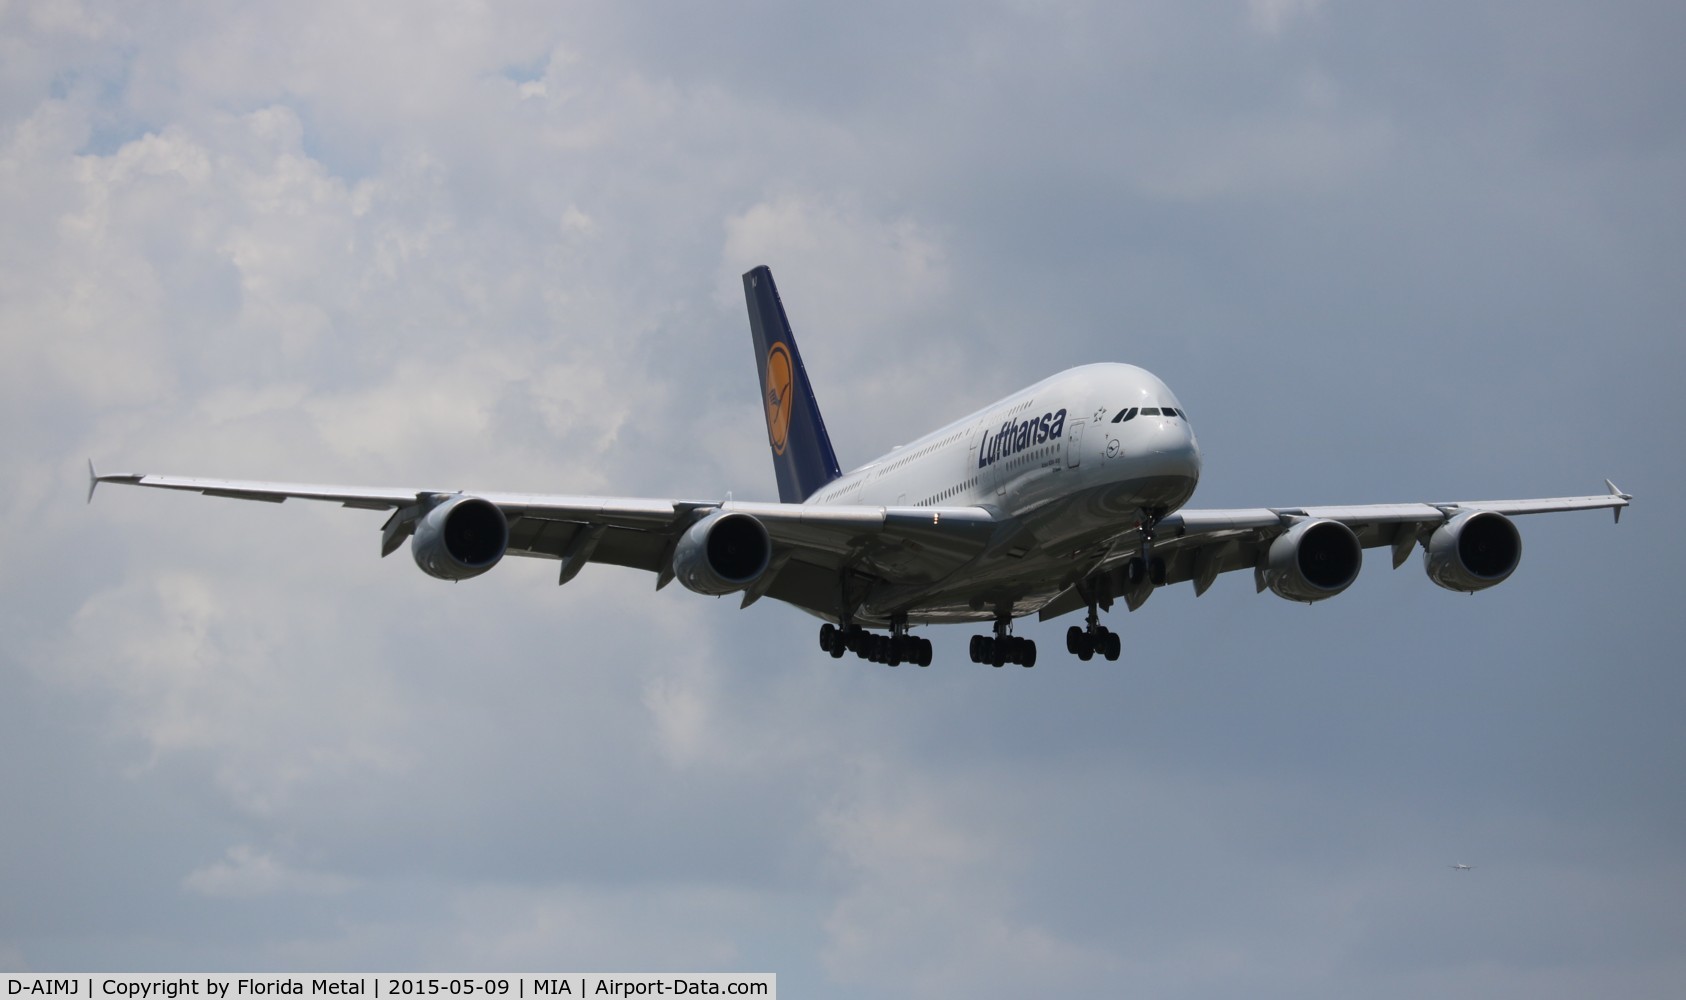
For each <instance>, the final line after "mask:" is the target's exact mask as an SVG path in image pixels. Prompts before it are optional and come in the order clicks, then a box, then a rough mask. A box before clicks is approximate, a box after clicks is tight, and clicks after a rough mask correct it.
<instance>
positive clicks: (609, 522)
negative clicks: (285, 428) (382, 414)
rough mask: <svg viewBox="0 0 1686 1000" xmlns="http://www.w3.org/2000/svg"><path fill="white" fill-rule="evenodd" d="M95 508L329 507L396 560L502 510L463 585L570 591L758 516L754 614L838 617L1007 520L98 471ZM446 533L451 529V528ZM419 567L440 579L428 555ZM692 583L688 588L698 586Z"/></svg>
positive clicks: (945, 513) (952, 561) (937, 565)
mask: <svg viewBox="0 0 1686 1000" xmlns="http://www.w3.org/2000/svg"><path fill="white" fill-rule="evenodd" d="M88 474H89V485H88V498H89V499H90V500H92V499H93V492H94V488H95V487H96V486H98V485H99V484H100V483H121V484H125V485H130V486H146V487H151V488H154V489H166V490H183V491H187V492H192V493H201V494H204V495H205V496H217V497H231V498H234V499H239V500H259V501H264V502H268V503H281V502H283V501H286V500H295V499H296V500H319V501H326V502H330V503H338V504H340V505H342V506H345V507H354V508H359V509H363V510H385V511H391V512H392V514H391V516H390V517H388V519H387V521H386V524H385V526H384V527H383V529H382V537H381V555H382V556H386V555H391V554H392V553H393V552H394V551H396V550H397V549H398V547H399V546H401V545H402V544H403V543H404V542H405V540H406V539H408V538H410V537H411V536H412V535H414V534H415V533H416V531H417V529H418V527H419V526H423V525H425V524H426V523H427V522H429V521H432V520H434V518H433V517H432V516H431V515H434V514H435V513H436V512H444V513H449V512H450V509H451V507H453V506H455V505H456V504H459V503H462V502H464V501H477V502H483V503H486V504H490V505H492V506H493V507H495V508H496V509H497V511H498V512H499V513H501V514H502V515H503V520H504V523H505V525H506V527H507V538H506V541H505V544H504V546H503V547H502V548H501V549H499V550H498V552H497V553H496V555H493V556H491V557H490V558H489V559H487V560H482V561H481V562H479V563H475V564H474V565H470V566H467V567H462V568H460V572H459V573H458V575H456V576H447V577H446V578H451V579H456V578H463V577H467V576H472V575H476V574H478V573H480V572H484V571H485V570H486V569H490V568H491V566H492V564H494V563H495V562H496V561H497V559H498V558H500V557H501V556H502V555H504V554H506V553H507V554H512V555H522V556H535V557H539V558H547V559H557V560H560V561H561V563H562V568H561V573H560V577H559V579H558V583H567V582H568V581H569V580H572V579H573V578H574V577H575V576H577V575H578V574H579V572H580V570H581V569H582V568H583V567H584V566H585V564H586V563H588V562H600V563H610V564H613V565H617V566H628V567H632V568H634V569H642V570H647V571H649V572H652V573H655V574H656V576H657V581H656V586H657V588H658V589H659V588H661V587H664V586H666V585H667V584H668V583H669V582H671V581H672V580H673V579H674V578H675V564H674V558H675V553H676V551H678V550H679V548H680V546H681V544H682V543H683V542H684V540H685V538H686V537H687V533H689V532H690V531H691V529H692V528H693V527H696V526H698V525H699V524H700V523H701V522H703V521H704V520H706V519H708V518H709V517H710V516H711V515H716V514H719V515H727V514H741V515H748V516H749V517H750V518H753V519H754V520H755V521H756V522H757V523H759V524H760V525H761V527H762V528H764V529H765V532H766V539H767V541H768V542H769V543H770V552H769V553H768V555H767V565H766V568H765V569H764V570H763V571H762V572H760V573H759V574H758V576H757V577H756V579H755V581H754V582H753V583H751V584H750V585H748V586H747V587H744V588H734V591H733V592H735V591H736V590H737V589H742V591H743V594H744V597H743V603H744V604H745V605H748V604H751V603H753V602H754V601H756V600H758V599H760V598H761V597H764V596H771V597H774V598H777V599H779V600H783V601H787V602H789V603H791V604H795V605H797V606H799V607H803V608H808V609H811V610H818V611H821V612H822V613H826V612H831V611H833V610H834V609H835V608H836V606H837V603H838V598H839V593H838V588H839V585H840V583H839V581H840V578H841V577H842V576H843V575H844V574H845V573H847V574H849V575H851V576H853V577H857V578H859V577H864V578H866V579H869V580H871V579H892V578H893V579H895V580H897V581H898V582H902V583H914V584H917V583H920V582H928V581H932V580H936V579H940V578H941V577H943V576H946V575H948V574H949V573H951V572H953V571H954V570H955V569H957V568H958V567H960V566H961V565H963V564H965V563H966V562H969V561H970V560H972V559H974V558H976V556H977V555H978V553H980V552H982V551H983V550H984V548H985V547H986V546H987V544H988V543H989V540H990V539H991V537H992V536H993V535H994V533H995V529H996V527H997V522H996V519H995V517H994V516H993V515H992V514H991V513H990V512H988V511H986V510H984V509H983V508H980V507H875V506H838V505H830V506H822V505H811V504H788V503H739V502H734V501H730V500H728V501H725V502H718V501H699V500H677V499H655V498H639V497H589V496H565V495H564V496H557V495H547V494H530V493H465V492H462V491H456V490H433V489H412V488H409V487H368V486H329V485H313V484H307V483H270V482H258V481H252V480H234V479H196V478H190V477H184V476H160V475H148V474H142V473H111V474H105V475H101V474H99V473H98V472H96V471H95V470H94V468H93V465H92V463H89V467H88ZM438 527H439V530H441V531H443V530H444V526H443V524H441V525H439V526H438ZM417 562H418V563H420V564H422V568H423V569H424V570H427V571H428V572H430V573H433V574H434V575H442V574H441V573H438V572H435V570H434V569H432V568H429V564H428V563H427V562H424V559H423V555H422V554H421V553H420V552H418V554H417ZM689 585H690V584H689V583H687V586H689Z"/></svg>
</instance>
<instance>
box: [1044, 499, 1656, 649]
mask: <svg viewBox="0 0 1686 1000" xmlns="http://www.w3.org/2000/svg"><path fill="white" fill-rule="evenodd" d="M1604 485H1605V486H1606V487H1607V488H1608V489H1609V492H1608V493H1606V494H1604V495H1601V496H1580V497H1548V498H1543V499H1537V500H1460V501H1455V502H1449V503H1403V504H1363V505H1356V506H1323V507H1257V508H1239V509H1232V510H1187V509H1185V510H1180V511H1177V512H1176V513H1173V514H1170V515H1168V516H1166V517H1165V518H1163V519H1161V520H1160V521H1159V523H1158V524H1157V525H1156V528H1155V532H1154V536H1153V539H1152V542H1151V550H1150V551H1151V553H1152V556H1153V558H1154V560H1155V562H1157V563H1159V564H1160V565H1159V566H1155V567H1153V570H1154V572H1155V574H1156V578H1154V579H1146V578H1144V576H1143V571H1142V570H1141V569H1135V568H1133V567H1132V566H1131V563H1132V562H1133V561H1134V560H1135V559H1136V557H1137V555H1138V554H1139V553H1140V551H1141V544H1142V536H1141V532H1140V530H1139V529H1138V530H1135V531H1132V532H1127V533H1126V534H1125V535H1124V536H1122V537H1120V538H1118V539H1115V540H1114V543H1113V546H1112V554H1111V555H1109V556H1108V557H1107V558H1106V559H1105V560H1104V561H1103V562H1102V564H1101V566H1100V568H1099V570H1098V571H1097V573H1096V576H1098V577H1099V578H1100V579H1101V580H1102V581H1104V583H1105V586H1104V587H1103V588H1102V589H1103V590H1104V591H1105V592H1106V593H1108V594H1111V595H1114V596H1119V597H1122V598H1123V599H1124V600H1125V602H1126V603H1127V604H1128V606H1129V608H1130V610H1132V611H1134V610H1135V609H1136V608H1138V607H1140V606H1141V604H1142V603H1143V602H1144V601H1146V600H1147V598H1148V597H1149V596H1150V595H1151V594H1152V592H1153V588H1154V587H1155V586H1159V585H1162V584H1170V583H1181V582H1185V581H1192V582H1193V583H1194V592H1195V594H1196V595H1199V594H1204V593H1205V592H1206V590H1207V588H1209V587H1211V585H1212V583H1213V581H1215V580H1216V579H1217V577H1218V575H1219V574H1221V573H1227V572H1231V571H1233V570H1243V569H1251V570H1253V574H1254V585H1255V587H1256V588H1257V589H1258V590H1260V591H1263V590H1264V589H1266V587H1271V588H1272V589H1274V590H1276V591H1277V593H1279V594H1281V595H1282V596H1285V597H1290V598H1291V599H1295V600H1307V601H1314V600H1321V599H1322V598H1323V597H1332V596H1334V595H1335V594H1337V593H1339V592H1340V591H1341V590H1344V589H1345V588H1346V585H1347V584H1350V583H1351V582H1352V581H1351V577H1352V576H1356V574H1357V569H1358V565H1357V562H1356V558H1357V555H1356V551H1353V552H1352V557H1353V559H1354V561H1353V562H1352V564H1351V574H1350V575H1345V576H1342V574H1339V573H1335V572H1334V570H1331V574H1332V575H1333V576H1335V577H1342V578H1341V579H1339V580H1335V581H1334V582H1331V583H1330V584H1329V585H1328V586H1322V587H1319V586H1302V587H1300V588H1298V589H1297V590H1296V588H1295V587H1293V586H1292V584H1291V582H1288V583H1283V582H1282V576H1281V574H1282V573H1291V572H1292V569H1293V568H1296V567H1292V566H1285V565H1283V564H1282V562H1281V560H1283V559H1285V558H1286V556H1285V555H1284V553H1285V552H1286V553H1289V554H1292V555H1297V554H1298V548H1299V547H1301V546H1302V539H1304V538H1305V537H1306V533H1307V532H1308V531H1309V530H1310V529H1311V526H1313V525H1317V524H1322V523H1329V522H1333V523H1335V524H1338V525H1341V526H1344V527H1345V529H1346V530H1347V531H1348V532H1350V536H1351V539H1352V541H1354V542H1355V543H1356V548H1358V549H1365V548H1380V547H1382V546H1388V547H1390V548H1392V550H1393V552H1392V555H1393V566H1394V568H1395V569H1398V568H1399V567H1400V566H1401V565H1403V564H1404V563H1405V560H1406V559H1407V558H1409V557H1410V555H1411V551H1412V549H1413V548H1415V547H1416V546H1417V545H1419V544H1421V545H1422V546H1423V547H1424V549H1425V550H1427V551H1429V552H1430V557H1431V564H1430V576H1431V577H1434V578H1435V579H1436V582H1437V583H1440V584H1441V585H1442V586H1448V587H1450V588H1451V589H1456V590H1466V589H1467V590H1478V589H1481V588H1483V587H1486V586H1491V585H1492V584H1495V583H1498V582H1500V581H1502V580H1503V579H1504V578H1505V577H1507V576H1509V575H1510V570H1511V569H1513V568H1514V567H1515V560H1516V559H1517V558H1519V557H1520V555H1521V546H1520V541H1519V540H1513V539H1514V529H1512V530H1511V532H1510V534H1508V535H1507V534H1506V533H1505V530H1504V526H1508V523H1509V522H1508V518H1510V517H1512V516H1515V515H1519V514H1546V513H1554V512H1558V511H1571V510H1603V509H1614V511H1615V516H1616V520H1617V521H1620V520H1621V513H1622V508H1624V507H1626V506H1628V503H1629V502H1630V501H1631V500H1632V499H1633V497H1632V496H1631V495H1629V494H1626V493H1623V492H1622V491H1620V490H1618V489H1617V488H1616V486H1615V484H1614V483H1612V482H1610V481H1609V480H1605V482H1604ZM1475 514H1488V515H1497V516H1498V517H1497V521H1502V522H1503V525H1500V524H1498V523H1497V522H1496V521H1495V519H1494V518H1491V517H1489V518H1487V519H1486V520H1485V521H1484V522H1482V524H1483V527H1485V528H1489V529H1492V535H1491V538H1490V540H1486V541H1490V544H1491V546H1492V547H1494V548H1496V549H1505V548H1506V547H1507V546H1510V547H1512V549H1511V550H1510V551H1508V552H1506V551H1498V552H1495V554H1494V555H1493V558H1494V559H1496V560H1497V562H1495V563H1494V564H1493V566H1492V571H1491V572H1485V573H1476V574H1474V575H1469V574H1464V575H1462V576H1460V575H1459V574H1457V573H1456V572H1452V573H1451V574H1450V575H1448V576H1445V577H1444V578H1442V577H1436V576H1435V565H1434V564H1435V562H1436V561H1437V560H1439V561H1446V560H1453V561H1455V560H1456V558H1459V556H1457V555H1456V553H1457V550H1458V548H1457V547H1458V541H1459V532H1460V531H1462V530H1463V529H1464V528H1465V527H1466V526H1467V525H1468V524H1469V523H1471V522H1470V516H1471V515H1475ZM1289 535H1293V538H1292V539H1290V540H1289V542H1291V543H1292V544H1289V543H1286V542H1284V543H1283V544H1279V542H1282V540H1283V539H1284V537H1285V536H1289ZM1326 536H1327V537H1328V539H1329V540H1330V541H1331V542H1332V543H1335V544H1336V546H1337V547H1338V546H1339V545H1342V544H1345V543H1344V542H1341V541H1340V538H1341V537H1342V536H1341V535H1340V533H1339V532H1338V531H1336V530H1329V531H1327V532H1326ZM1472 538H1473V536H1472ZM1472 544H1473V542H1470V543H1466V549H1465V551H1466V552H1467V553H1468V554H1470V555H1471V556H1472V558H1473V555H1474V553H1473V551H1472V550H1470V549H1468V548H1467V545H1472ZM1447 546H1451V548H1447ZM1305 547H1306V548H1307V550H1308V551H1309V550H1310V548H1311V546H1310V545H1309V543H1306V544H1305ZM1273 557H1274V561H1273ZM1339 557H1340V553H1339V552H1337V553H1335V555H1334V556H1333V557H1332V558H1337V559H1338V558H1339ZM1273 573H1274V574H1277V575H1274V576H1273ZM1279 584H1281V586H1279ZM1285 591H1286V592H1285ZM1084 605H1085V600H1084V598H1083V597H1082V595H1081V594H1080V593H1079V591H1078V588H1075V587H1074V588H1072V589H1071V590H1070V591H1067V592H1066V593H1063V594H1061V595H1060V596H1059V597H1058V598H1056V599H1055V600H1054V601H1052V602H1050V603H1049V604H1048V605H1047V606H1046V607H1044V608H1043V609H1042V610H1041V612H1040V614H1039V617H1040V618H1041V619H1042V620H1043V621H1046V620H1048V619H1050V618H1054V617H1057V616H1059V615H1063V614H1066V613H1068V612H1070V611H1075V610H1077V609H1079V608H1082V607H1083V606H1084Z"/></svg>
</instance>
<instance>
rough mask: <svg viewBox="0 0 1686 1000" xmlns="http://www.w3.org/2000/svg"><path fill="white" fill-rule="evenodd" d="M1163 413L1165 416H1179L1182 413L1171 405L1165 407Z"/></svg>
mask: <svg viewBox="0 0 1686 1000" xmlns="http://www.w3.org/2000/svg"><path fill="white" fill-rule="evenodd" d="M1165 415H1166V416H1167V417H1180V416H1182V414H1180V413H1178V412H1177V410H1176V408H1175V407H1172V406H1167V407H1165Z"/></svg>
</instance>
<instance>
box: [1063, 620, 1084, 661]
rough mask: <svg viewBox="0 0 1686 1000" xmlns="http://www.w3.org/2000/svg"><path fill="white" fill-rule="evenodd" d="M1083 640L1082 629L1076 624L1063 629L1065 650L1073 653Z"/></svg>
mask: <svg viewBox="0 0 1686 1000" xmlns="http://www.w3.org/2000/svg"><path fill="white" fill-rule="evenodd" d="M1082 642H1083V630H1082V629H1080V628H1078V627H1077V626H1076V625H1073V626H1072V627H1070V628H1068V629H1066V630H1065V651H1066V652H1068V653H1072V654H1075V653H1076V652H1077V650H1078V648H1079V645H1080V644H1081V643H1082Z"/></svg>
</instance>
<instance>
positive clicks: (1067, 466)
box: [807, 364, 1200, 622]
mask: <svg viewBox="0 0 1686 1000" xmlns="http://www.w3.org/2000/svg"><path fill="white" fill-rule="evenodd" d="M1167 410H1169V411H1171V414H1170V415H1167V413H1166V411H1167ZM1199 479H1200V446H1199V443H1198V442H1197V441H1196V440H1195V437H1194V430H1193V428H1192V427H1190V425H1189V422H1188V419H1187V417H1186V416H1185V415H1183V412H1182V404H1181V403H1179V402H1178V401H1177V398H1176V396H1175V395H1174V394H1173V393H1172V392H1171V390H1170V389H1169V388H1168V387H1167V386H1166V385H1165V383H1164V382H1161V381H1160V380H1159V379H1158V378H1157V377H1155V376H1154V375H1153V374H1152V373H1150V372H1148V371H1145V370H1143V369H1141V368H1137V367H1135V366H1133V365H1124V364H1094V365H1085V366H1083V367H1080V368H1071V369H1068V370H1066V371H1063V372H1061V373H1059V374H1058V375H1054V376H1052V377H1050V378H1047V379H1044V380H1043V381H1041V382H1038V383H1036V384H1035V385H1032V386H1030V387H1028V388H1026V389H1023V390H1021V391H1019V392H1016V393H1014V394H1013V395H1011V396H1008V397H1006V398H1005V399H1002V400H1000V401H998V402H995V403H992V404H990V405H989V406H987V407H985V408H983V409H981V410H978V411H977V412H976V413H973V414H971V415H969V416H966V417H964V418H962V419H960V420H957V421H955V422H954V423H952V424H949V425H948V426H946V427H943V428H941V429H939V430H936V431H933V432H932V433H930V434H927V435H925V436H924V437H922V438H920V439H918V440H916V441H913V442H911V443H909V444H906V445H903V446H901V447H899V448H896V449H894V450H893V451H891V452H890V453H889V454H887V455H884V456H882V457H881V458H878V459H875V460H873V461H871V462H868V463H867V464H866V465H863V466H861V467H860V468H858V469H855V470H853V471H851V472H849V473H847V474H846V475H844V476H843V477H841V478H840V479H838V480H836V481H834V482H832V483H829V484H827V485H826V486H825V487H824V488H822V489H821V490H819V491H818V492H817V493H816V494H814V496H812V497H809V498H808V501H807V502H808V503H822V504H870V505H882V506H885V507H894V508H907V507H966V506H979V507H987V508H990V509H992V510H993V511H995V512H997V513H998V514H999V515H1001V516H1002V517H1004V518H1005V519H1006V520H1007V522H1008V526H1007V527H1006V528H1005V529H1004V530H1003V531H1002V532H1000V533H999V535H998V537H997V540H996V543H994V544H992V545H991V546H990V548H989V549H988V551H986V552H985V553H984V554H983V555H981V556H979V557H978V558H977V559H976V560H975V561H973V562H972V563H971V564H969V565H967V566H966V567H964V568H962V569H960V570H958V571H956V572H955V573H954V574H952V575H951V576H950V577H949V578H948V579H945V580H942V581H937V582H936V583H934V584H928V585H923V586H921V587H919V588H916V590H917V595H915V594H914V593H910V591H909V588H896V589H894V590H891V591H886V592H884V593H883V594H875V595H870V596H869V597H868V600H867V602H866V604H865V605H864V606H863V607H862V609H861V610H862V612H863V614H864V616H865V617H867V618H874V617H877V616H878V615H879V614H887V613H889V611H890V610H891V609H892V608H895V607H902V608H905V607H908V606H909V604H911V605H912V606H913V608H914V610H913V611H912V612H911V613H910V614H909V618H910V619H911V620H915V621H926V622H938V621H955V620H980V619H989V618H991V617H994V616H995V615H996V614H997V613H998V609H999V608H1000V607H1001V606H1002V605H1011V607H1012V608H1013V610H1014V613H1016V614H1024V613H1028V612H1029V611H1032V610H1035V609H1036V608H1038V607H1040V606H1041V605H1042V604H1045V603H1046V602H1047V601H1049V600H1051V599H1052V598H1053V597H1054V596H1055V595H1056V594H1058V593H1059V592H1060V591H1061V590H1064V589H1065V588H1066V587H1068V586H1070V585H1071V583H1072V582H1073V581H1074V580H1076V579H1081V578H1082V577H1083V576H1084V575H1085V574H1086V573H1087V572H1088V571H1089V570H1090V569H1092V568H1093V567H1094V566H1095V565H1096V564H1098V563H1099V562H1100V561H1101V559H1103V558H1104V557H1105V555H1106V554H1107V552H1108V549H1109V546H1108V544H1107V543H1108V541H1109V540H1110V539H1112V538H1114V537H1116V536H1118V535H1120V534H1122V533H1124V532H1125V531H1128V530H1129V529H1132V528H1134V527H1135V526H1136V525H1137V524H1139V523H1140V521H1141V520H1142V519H1143V517H1144V516H1145V515H1146V514H1148V513H1151V514H1154V515H1163V514H1166V513H1169V512H1170V511H1173V510H1175V509H1177V508H1178V507H1180V506H1182V505H1183V504H1184V503H1186V502H1187V501H1188V499H1189V497H1190V496H1192V495H1193V493H1194V488H1195V485H1196V484H1197V483H1198V482H1199ZM980 583H982V584H984V585H985V586H984V588H983V589H984V590H989V589H990V588H992V587H993V588H994V592H993V593H992V595H991V596H990V598H988V599H987V600H983V601H980V600H979V599H978V597H977V595H978V593H979V592H980V587H979V585H980ZM961 592H964V593H965V594H966V597H965V598H964V599H963V598H961V596H960V595H961ZM910 599H911V600H910Z"/></svg>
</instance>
